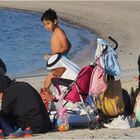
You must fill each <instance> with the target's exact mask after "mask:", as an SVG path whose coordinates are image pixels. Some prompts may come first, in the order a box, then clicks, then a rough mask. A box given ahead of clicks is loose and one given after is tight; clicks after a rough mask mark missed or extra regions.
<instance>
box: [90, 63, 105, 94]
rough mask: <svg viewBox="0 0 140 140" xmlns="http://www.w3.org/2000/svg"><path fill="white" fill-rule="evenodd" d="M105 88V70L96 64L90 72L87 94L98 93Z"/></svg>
mask: <svg viewBox="0 0 140 140" xmlns="http://www.w3.org/2000/svg"><path fill="white" fill-rule="evenodd" d="M106 89H107V82H106V73H105V70H104V69H103V68H102V67H101V66H100V65H98V64H97V66H96V67H95V68H94V70H93V71H92V74H91V78H90V86H89V94H91V95H93V94H94V95H99V94H101V93H103V92H105V91H106Z"/></svg>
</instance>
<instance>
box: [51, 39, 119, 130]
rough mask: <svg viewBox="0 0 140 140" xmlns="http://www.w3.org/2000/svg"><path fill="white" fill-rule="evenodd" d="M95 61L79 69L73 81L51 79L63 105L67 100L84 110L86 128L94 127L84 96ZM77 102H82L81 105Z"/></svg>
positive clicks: (87, 89) (85, 95)
mask: <svg viewBox="0 0 140 140" xmlns="http://www.w3.org/2000/svg"><path fill="white" fill-rule="evenodd" d="M109 39H111V40H112V41H114V39H112V38H111V37H109ZM114 42H115V44H116V47H115V49H116V48H117V46H118V45H117V42H116V41H114ZM104 52H105V50H104V51H103V52H102V54H103V53H104ZM102 54H101V55H102ZM101 55H100V56H101ZM100 56H99V57H100ZM97 59H98V58H97ZM95 61H96V60H94V61H93V62H92V63H91V64H90V65H88V66H85V67H83V68H82V69H81V70H80V72H79V74H78V75H77V77H76V79H75V80H74V81H73V80H69V79H63V78H54V79H53V81H52V83H53V85H54V86H55V88H56V89H57V91H58V93H59V95H60V96H61V98H63V99H64V100H65V101H66V102H65V104H64V105H63V106H65V105H66V104H67V103H68V102H72V103H77V104H78V105H79V106H80V108H82V109H84V110H85V112H86V115H87V117H88V120H89V121H88V128H89V129H91V130H92V129H94V128H95V120H92V118H91V115H90V112H89V110H88V109H87V107H86V104H85V103H86V98H87V96H88V95H89V85H90V77H91V74H92V71H93V70H94V68H95ZM61 85H62V86H65V87H67V88H66V89H65V90H64V92H63V93H62V92H61V90H60V86H61ZM90 97H91V98H92V96H90ZM59 101H60V100H58V102H59ZM92 101H93V99H92ZM79 103H82V106H81V105H80V104H79ZM93 104H94V101H93ZM92 107H93V108H94V111H95V113H96V109H95V106H92ZM92 115H93V114H92ZM94 115H95V114H94ZM56 116H57V114H56V115H54V123H55V117H56Z"/></svg>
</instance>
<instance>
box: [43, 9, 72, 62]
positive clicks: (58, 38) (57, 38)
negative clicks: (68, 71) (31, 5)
mask: <svg viewBox="0 0 140 140" xmlns="http://www.w3.org/2000/svg"><path fill="white" fill-rule="evenodd" d="M41 21H42V22H43V24H44V27H45V29H46V30H47V31H49V32H52V36H51V40H50V46H51V51H52V52H51V54H48V53H46V54H45V55H44V58H45V60H47V59H48V58H49V57H50V56H51V55H53V54H56V53H61V54H64V55H66V54H67V53H68V51H69V50H70V48H71V43H70V41H69V40H68V38H67V36H66V34H65V32H64V31H63V30H62V29H61V28H60V27H59V25H58V20H57V14H56V12H55V11H54V10H52V9H48V10H46V11H45V12H44V13H43V15H42V17H41Z"/></svg>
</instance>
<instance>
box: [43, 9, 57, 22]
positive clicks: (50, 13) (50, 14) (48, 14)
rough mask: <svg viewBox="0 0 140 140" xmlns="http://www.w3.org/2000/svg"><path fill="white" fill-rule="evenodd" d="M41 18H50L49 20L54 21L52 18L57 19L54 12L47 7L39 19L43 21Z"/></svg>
mask: <svg viewBox="0 0 140 140" xmlns="http://www.w3.org/2000/svg"><path fill="white" fill-rule="evenodd" d="M43 20H50V21H52V22H54V20H57V14H56V12H55V11H54V10H52V9H50V8H49V9H48V10H46V11H45V12H44V13H43V15H42V17H41V21H42V22H43Z"/></svg>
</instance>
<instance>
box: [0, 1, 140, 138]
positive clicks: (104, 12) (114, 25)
mask: <svg viewBox="0 0 140 140" xmlns="http://www.w3.org/2000/svg"><path fill="white" fill-rule="evenodd" d="M0 6H1V7H7V8H14V9H19V10H28V11H35V12H40V13H43V12H44V11H45V10H46V9H48V8H52V9H55V10H56V12H57V13H58V16H59V18H61V19H63V20H65V21H68V22H70V23H71V24H77V25H79V26H83V27H85V28H88V29H90V30H92V31H93V33H96V34H97V35H98V36H100V37H103V38H105V39H106V38H107V37H108V36H112V37H113V38H115V39H116V40H117V41H118V44H119V47H118V57H119V62H120V66H121V69H122V74H121V76H120V78H121V82H122V87H123V88H125V89H127V90H128V91H129V90H130V88H131V87H132V86H134V87H136V86H137V82H136V81H135V80H134V79H133V76H137V75H138V65H137V61H138V56H139V55H140V47H139V37H140V33H139V31H140V26H139V25H140V16H139V15H140V2H113V1H112V2H94V1H90V2H80V1H77V2H74V1H69V2H66V1H63V2H46V1H40V2H39V1H38V2H37V1H29V2H27V1H20V2H17V1H11V2H10V1H9V2H8V1H5V2H4V1H0ZM85 63H86V64H88V63H89V62H87V60H85V61H84V62H83V65H84V64H85ZM18 80H21V81H27V82H29V83H30V84H31V85H32V86H34V87H35V88H36V89H37V90H39V89H40V87H42V84H43V80H44V77H42V76H41V77H34V78H22V79H18ZM139 131H140V128H131V129H128V130H119V129H105V128H103V129H98V130H92V131H91V130H89V129H72V130H70V131H67V132H51V133H47V134H44V135H38V136H36V137H34V138H35V139H139V137H140V133H139Z"/></svg>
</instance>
